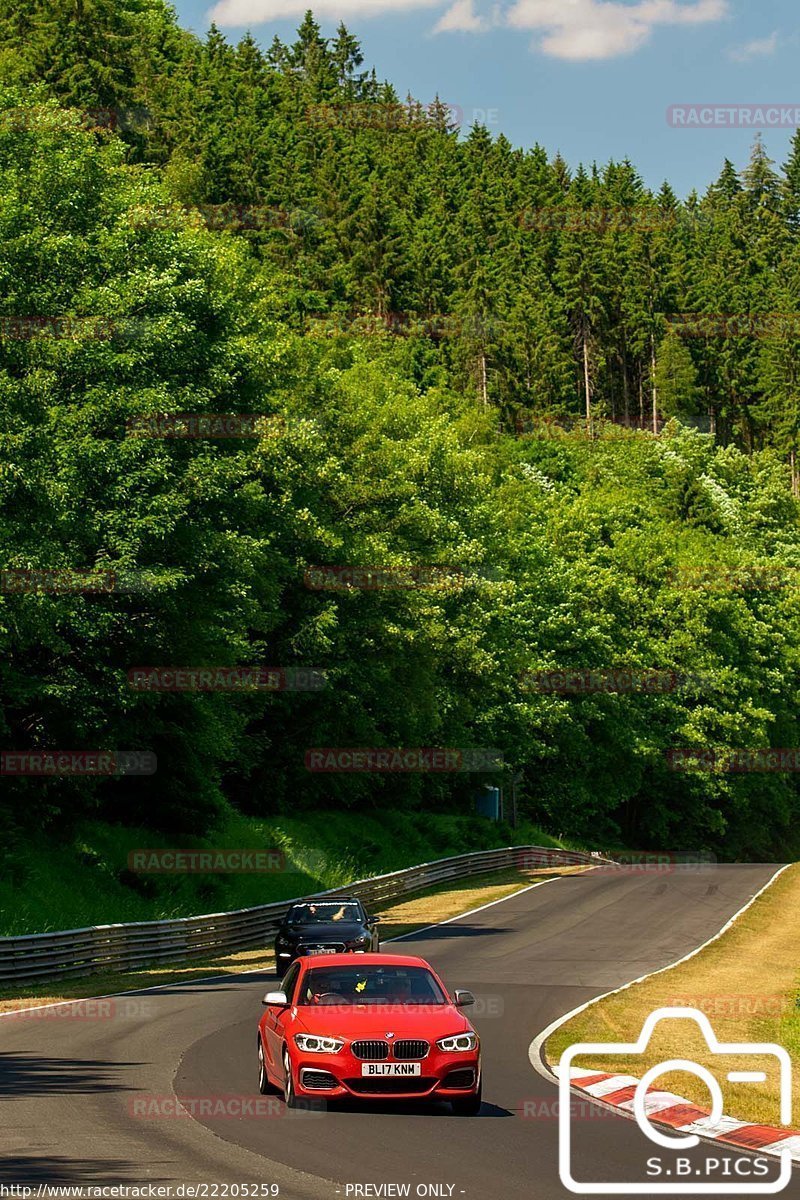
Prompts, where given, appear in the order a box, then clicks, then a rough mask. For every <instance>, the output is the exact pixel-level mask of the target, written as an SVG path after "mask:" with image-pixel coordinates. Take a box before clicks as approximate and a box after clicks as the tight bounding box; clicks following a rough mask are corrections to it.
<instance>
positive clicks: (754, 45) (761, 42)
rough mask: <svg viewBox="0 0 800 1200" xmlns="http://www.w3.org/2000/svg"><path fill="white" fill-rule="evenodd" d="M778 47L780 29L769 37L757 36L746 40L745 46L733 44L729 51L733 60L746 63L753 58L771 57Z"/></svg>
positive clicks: (729, 56) (729, 55)
mask: <svg viewBox="0 0 800 1200" xmlns="http://www.w3.org/2000/svg"><path fill="white" fill-rule="evenodd" d="M777 49H778V31H777V30H776V31H775V32H774V33H771V34H770V35H769V37H765V38H756V39H755V40H754V41H752V42H745V44H744V45H743V46H732V47H731V49H730V50H729V51H728V58H730V59H731V60H732V61H733V62H738V63H746V62H750V60H751V59H753V58H770V57H771V56H772V55H773V54H774V53H775V51H776V50H777Z"/></svg>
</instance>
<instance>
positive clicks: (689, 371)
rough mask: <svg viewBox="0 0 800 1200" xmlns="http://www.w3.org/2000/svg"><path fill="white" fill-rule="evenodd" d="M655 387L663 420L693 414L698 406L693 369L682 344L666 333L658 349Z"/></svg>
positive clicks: (691, 361) (685, 347) (698, 398)
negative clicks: (663, 416) (664, 417)
mask: <svg viewBox="0 0 800 1200" xmlns="http://www.w3.org/2000/svg"><path fill="white" fill-rule="evenodd" d="M655 384H656V390H657V392H658V398H659V404H660V407H661V411H662V412H663V414H664V415H665V416H666V417H693V416H695V415H696V414H697V412H698V408H699V403H700V388H699V386H698V382H697V369H696V368H695V365H694V362H693V360H692V356H691V353H690V352H689V349H688V347H687V346H686V343H685V342H684V340H683V339H682V338H681V337H680V336H679V334H677V333H674V332H671V333H668V334H667V336H666V337H665V338H664V340H663V341H662V343H661V345H660V346H659V348H658V354H657V357H656V371H655Z"/></svg>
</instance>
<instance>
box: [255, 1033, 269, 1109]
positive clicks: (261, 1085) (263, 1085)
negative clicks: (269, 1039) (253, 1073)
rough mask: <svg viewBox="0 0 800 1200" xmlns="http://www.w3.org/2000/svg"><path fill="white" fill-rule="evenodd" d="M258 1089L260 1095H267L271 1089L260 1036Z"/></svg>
mask: <svg viewBox="0 0 800 1200" xmlns="http://www.w3.org/2000/svg"><path fill="white" fill-rule="evenodd" d="M258 1090H259V1092H260V1093H261V1095H262V1096H267V1095H269V1093H270V1091H271V1090H272V1084H271V1083H270V1081H269V1075H268V1074H267V1064H266V1062H265V1060H264V1045H263V1043H262V1041H261V1038H260V1037H259V1039H258Z"/></svg>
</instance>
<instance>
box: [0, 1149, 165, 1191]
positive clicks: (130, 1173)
mask: <svg viewBox="0 0 800 1200" xmlns="http://www.w3.org/2000/svg"><path fill="white" fill-rule="evenodd" d="M141 1179H142V1164H141V1163H134V1162H124V1161H123V1160H122V1159H116V1158H109V1159H105V1160H101V1159H89V1160H88V1161H87V1160H86V1159H82V1158H52V1157H48V1156H47V1155H46V1154H45V1155H42V1157H41V1158H35V1157H34V1156H33V1155H32V1154H5V1155H4V1156H3V1158H2V1159H0V1183H2V1184H12V1183H16V1184H19V1185H21V1186H22V1187H26V1186H28V1187H29V1186H30V1185H31V1184H39V1183H50V1184H62V1185H65V1186H67V1185H70V1186H72V1187H88V1186H90V1185H92V1184H98V1185H99V1184H107V1185H113V1184H118V1183H131V1184H134V1183H141ZM155 1182H157V1180H155V1179H153V1178H151V1177H148V1183H155Z"/></svg>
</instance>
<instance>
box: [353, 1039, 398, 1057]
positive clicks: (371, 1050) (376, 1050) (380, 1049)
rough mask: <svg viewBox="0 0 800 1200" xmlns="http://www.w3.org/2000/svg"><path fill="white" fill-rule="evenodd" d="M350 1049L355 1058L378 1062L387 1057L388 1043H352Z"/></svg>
mask: <svg viewBox="0 0 800 1200" xmlns="http://www.w3.org/2000/svg"><path fill="white" fill-rule="evenodd" d="M350 1049H351V1051H352V1052H353V1055H354V1057H355V1058H363V1059H367V1060H370V1061H372V1062H379V1061H380V1060H381V1059H383V1058H388V1057H389V1043H388V1042H378V1041H373V1042H367V1041H362V1042H353V1044H352V1045H351V1047H350Z"/></svg>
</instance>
